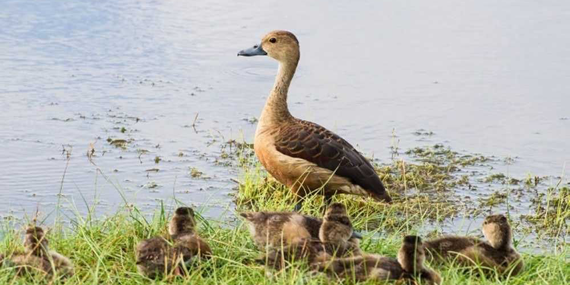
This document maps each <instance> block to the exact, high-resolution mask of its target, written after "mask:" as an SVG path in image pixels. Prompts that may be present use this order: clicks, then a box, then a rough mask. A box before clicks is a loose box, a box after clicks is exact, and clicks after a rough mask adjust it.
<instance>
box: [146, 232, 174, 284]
mask: <svg viewBox="0 0 570 285" xmlns="http://www.w3.org/2000/svg"><path fill="white" fill-rule="evenodd" d="M136 260H137V269H138V271H139V273H141V274H142V275H145V276H147V277H149V278H152V279H154V278H156V277H158V276H162V275H171V274H172V275H181V274H182V271H181V270H180V266H179V262H180V260H179V255H178V253H177V252H176V250H175V249H174V248H173V247H172V246H171V245H170V244H169V243H168V242H167V241H166V240H165V239H164V238H161V237H154V238H150V239H146V240H143V241H141V242H140V243H139V244H138V245H137V248H136Z"/></svg>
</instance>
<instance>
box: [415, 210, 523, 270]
mask: <svg viewBox="0 0 570 285" xmlns="http://www.w3.org/2000/svg"><path fill="white" fill-rule="evenodd" d="M482 231H483V235H484V236H485V238H486V239H487V241H488V242H484V241H480V240H478V239H475V238H472V237H460V236H446V237H442V238H438V239H435V240H430V241H427V242H426V243H425V247H426V249H427V250H428V252H429V253H430V254H429V255H428V256H429V257H430V258H432V259H433V260H436V261H444V260H457V261H458V262H460V263H462V264H464V265H468V266H470V265H476V264H480V265H482V266H484V267H488V268H493V269H496V270H497V271H498V272H499V273H507V272H510V273H511V275H516V274H518V273H519V272H520V271H521V270H522V269H523V261H522V259H521V256H520V254H519V253H518V252H517V251H516V250H515V249H514V248H513V247H512V245H511V240H512V232H511V227H510V225H509V222H508V220H507V217H505V216H504V215H501V214H499V215H490V216H488V217H486V218H485V221H484V222H483V227H482Z"/></svg>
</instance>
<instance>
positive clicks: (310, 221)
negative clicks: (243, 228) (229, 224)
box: [240, 212, 323, 250]
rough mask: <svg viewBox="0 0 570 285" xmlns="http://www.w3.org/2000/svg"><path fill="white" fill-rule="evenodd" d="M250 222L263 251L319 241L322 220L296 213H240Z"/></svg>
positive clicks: (252, 233) (257, 243)
mask: <svg viewBox="0 0 570 285" xmlns="http://www.w3.org/2000/svg"><path fill="white" fill-rule="evenodd" d="M240 215H241V216H242V217H244V218H245V219H246V220H247V221H248V229H249V232H250V234H251V236H252V238H253V241H254V242H255V244H256V245H257V246H258V247H259V248H260V249H262V250H264V249H265V248H266V247H268V246H269V247H275V248H279V247H281V246H287V245H290V244H294V243H303V242H304V241H305V240H311V239H316V240H318V239H319V229H320V227H321V224H322V223H323V221H322V220H320V219H317V218H315V217H311V216H306V215H301V214H298V213H295V212H246V213H240Z"/></svg>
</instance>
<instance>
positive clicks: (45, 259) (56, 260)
mask: <svg viewBox="0 0 570 285" xmlns="http://www.w3.org/2000/svg"><path fill="white" fill-rule="evenodd" d="M48 245H49V241H48V239H47V237H46V233H45V231H44V230H43V229H42V228H41V227H36V226H31V227H29V228H28V229H26V235H25V236H24V248H25V252H23V253H22V252H15V253H13V254H11V255H10V256H4V255H2V257H1V258H0V261H1V262H2V263H3V264H4V265H6V266H10V267H16V268H17V273H18V274H19V275H22V274H33V273H39V274H44V275H49V276H52V275H57V276H60V277H69V276H72V275H73V274H74V269H73V263H72V262H71V260H70V259H69V258H67V257H65V256H63V255H62V254H60V253H58V252H56V251H54V250H50V249H49V247H48Z"/></svg>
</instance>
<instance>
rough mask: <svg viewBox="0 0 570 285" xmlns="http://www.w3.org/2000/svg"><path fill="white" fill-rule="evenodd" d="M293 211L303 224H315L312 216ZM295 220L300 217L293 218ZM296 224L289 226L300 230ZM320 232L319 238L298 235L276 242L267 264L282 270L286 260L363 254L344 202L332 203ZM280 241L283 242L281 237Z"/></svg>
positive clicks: (283, 234)
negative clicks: (287, 241) (285, 240)
mask: <svg viewBox="0 0 570 285" xmlns="http://www.w3.org/2000/svg"><path fill="white" fill-rule="evenodd" d="M289 214H290V216H292V217H293V216H296V217H298V218H297V219H299V220H301V221H302V223H300V224H305V225H307V224H309V225H310V223H311V219H312V217H307V216H302V215H299V214H296V213H289ZM278 216H281V215H278ZM281 217H282V216H281ZM300 217H302V218H300ZM292 220H296V219H295V218H293V219H292ZM307 221H309V222H307ZM312 223H314V225H317V222H316V221H312ZM296 227H297V228H298V227H299V225H296ZM296 227H293V226H291V227H289V228H292V229H296ZM277 228H279V227H277ZM281 228H287V227H281ZM305 228H306V226H305ZM314 231H315V230H314V229H312V232H314ZM295 232H299V230H295ZM307 232H308V231H307ZM313 234H314V233H313ZM281 235H282V236H290V234H287V233H283V232H282V234H281ZM318 235H319V240H318V239H315V238H314V237H313V236H311V237H308V238H305V237H297V238H294V239H292V241H291V242H289V243H286V242H283V245H281V246H280V245H279V244H275V243H274V244H273V245H272V246H269V248H268V250H267V254H266V256H265V257H264V258H263V259H264V260H265V262H266V265H268V266H269V267H272V268H276V269H281V268H283V267H284V265H285V263H286V262H294V261H299V260H304V261H306V262H308V263H309V264H311V263H314V262H319V261H325V260H329V259H332V258H339V257H348V256H356V255H360V254H361V252H360V247H359V242H358V239H357V238H355V237H353V229H352V224H351V222H350V218H349V217H348V214H347V212H346V208H345V206H344V205H343V204H340V203H334V204H332V205H330V206H329V208H328V209H327V212H326V214H325V217H324V219H323V221H322V223H321V226H320V228H319V231H318ZM279 242H281V240H280V241H279Z"/></svg>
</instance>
